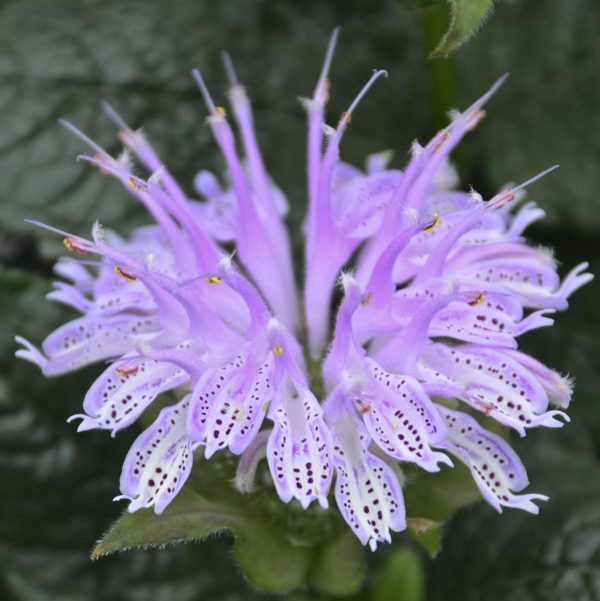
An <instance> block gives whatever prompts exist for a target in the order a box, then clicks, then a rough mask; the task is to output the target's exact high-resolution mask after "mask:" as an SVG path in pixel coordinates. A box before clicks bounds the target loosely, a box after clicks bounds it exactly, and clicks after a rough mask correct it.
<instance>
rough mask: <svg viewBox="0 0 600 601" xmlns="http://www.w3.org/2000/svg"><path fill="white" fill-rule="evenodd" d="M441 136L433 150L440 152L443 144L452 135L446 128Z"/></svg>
mask: <svg viewBox="0 0 600 601" xmlns="http://www.w3.org/2000/svg"><path fill="white" fill-rule="evenodd" d="M439 136H440V140H439V142H438V143H437V144H436V146H435V148H434V149H433V152H438V150H441V148H442V146H443V145H444V142H445V141H446V140H447V139H448V138H449V137H450V132H449V131H448V130H447V129H444V130H442V131H441V132H440V134H439Z"/></svg>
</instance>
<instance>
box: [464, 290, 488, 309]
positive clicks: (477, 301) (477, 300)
mask: <svg viewBox="0 0 600 601" xmlns="http://www.w3.org/2000/svg"><path fill="white" fill-rule="evenodd" d="M484 300H485V294H483V293H481V294H477V295H475V296H471V297H470V298H469V300H468V301H467V302H468V303H469V305H471V307H476V306H477V305H481V303H483V301H484Z"/></svg>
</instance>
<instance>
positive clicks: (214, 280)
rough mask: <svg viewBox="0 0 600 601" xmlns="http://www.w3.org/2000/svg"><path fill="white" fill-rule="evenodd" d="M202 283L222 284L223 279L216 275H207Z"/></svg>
mask: <svg viewBox="0 0 600 601" xmlns="http://www.w3.org/2000/svg"><path fill="white" fill-rule="evenodd" d="M204 281H205V282H206V283H207V284H222V283H223V278H222V277H220V276H218V275H207V276H206V277H205V278H204Z"/></svg>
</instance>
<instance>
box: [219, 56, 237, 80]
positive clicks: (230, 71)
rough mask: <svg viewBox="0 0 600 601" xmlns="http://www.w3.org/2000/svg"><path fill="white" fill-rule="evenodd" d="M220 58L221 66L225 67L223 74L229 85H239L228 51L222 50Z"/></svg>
mask: <svg viewBox="0 0 600 601" xmlns="http://www.w3.org/2000/svg"><path fill="white" fill-rule="evenodd" d="M221 60H222V61H223V66H224V67H225V74H226V75H227V81H228V82H229V85H230V86H231V87H232V88H234V87H236V86H239V85H240V82H239V81H238V78H237V73H236V72H235V68H234V66H233V61H232V60H231V56H230V55H229V52H222V53H221Z"/></svg>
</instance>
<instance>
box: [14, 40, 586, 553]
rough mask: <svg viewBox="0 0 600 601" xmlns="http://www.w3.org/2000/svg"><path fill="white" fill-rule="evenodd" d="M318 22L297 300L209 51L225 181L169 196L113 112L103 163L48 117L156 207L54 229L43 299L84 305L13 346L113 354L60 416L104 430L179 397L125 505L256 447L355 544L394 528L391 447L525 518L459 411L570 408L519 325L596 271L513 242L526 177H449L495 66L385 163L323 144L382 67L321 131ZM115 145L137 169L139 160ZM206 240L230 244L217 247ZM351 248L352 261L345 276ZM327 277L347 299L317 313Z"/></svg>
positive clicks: (157, 496)
mask: <svg viewBox="0 0 600 601" xmlns="http://www.w3.org/2000/svg"><path fill="white" fill-rule="evenodd" d="M336 37H337V32H335V33H334V35H333V37H332V40H331V42H330V45H329V48H328V52H327V56H326V60H325V64H324V67H323V70H322V73H321V76H320V78H319V80H318V83H317V85H316V88H315V91H314V94H313V96H312V98H310V99H308V100H304V101H303V103H304V106H305V108H306V111H307V114H308V200H309V202H308V215H307V219H306V224H305V229H304V234H305V238H306V247H305V248H306V253H305V271H304V273H305V277H304V286H303V291H304V296H303V302H299V301H298V298H297V295H296V280H295V276H294V272H293V268H292V256H291V251H290V242H289V238H288V234H287V232H286V229H285V227H284V223H283V221H284V217H285V214H286V200H285V197H284V195H283V193H282V192H281V191H280V190H279V188H278V187H276V185H275V184H274V183H273V181H272V180H271V178H270V177H269V175H268V173H267V171H266V169H265V166H264V164H263V160H262V158H261V155H260V152H259V149H258V146H257V143H256V138H255V135H254V130H253V116H252V111H251V108H250V103H249V101H248V98H247V96H246V93H245V91H244V88H243V87H242V86H241V85H240V84H239V83H238V81H237V79H236V76H235V73H234V71H233V68H232V66H231V62H230V61H229V59H228V58H226V67H227V72H228V74H229V79H230V83H231V89H230V95H229V98H230V102H231V109H232V115H233V120H234V121H235V124H236V125H237V129H238V131H239V134H240V138H241V146H242V147H243V153H244V158H243V160H242V159H241V158H240V155H239V154H238V151H237V149H236V141H235V138H234V133H233V131H232V129H231V127H230V125H229V122H228V119H227V116H226V113H225V110H224V109H223V108H221V107H218V106H215V105H214V104H213V101H212V99H211V97H210V95H209V93H208V91H207V89H206V87H205V85H204V82H203V80H202V78H201V76H200V74H199V73H198V72H194V78H195V79H196V81H197V83H198V86H199V88H200V91H201V92H202V95H203V96H204V99H205V101H206V104H207V106H208V109H209V111H210V115H209V117H208V118H207V123H208V125H209V127H210V128H211V129H212V132H213V134H214V137H215V140H216V143H217V145H218V147H219V148H220V151H221V152H222V154H223V157H224V160H225V163H226V166H227V183H226V184H225V185H223V184H221V183H220V182H219V181H218V179H217V178H216V177H215V176H214V175H213V174H212V173H209V172H207V171H201V172H200V173H199V174H198V175H197V176H196V178H195V180H194V185H195V188H196V191H197V192H198V194H199V195H200V196H201V197H203V199H204V200H203V201H202V202H198V201H194V200H191V199H189V198H188V197H187V195H186V194H185V193H184V192H183V190H182V188H180V187H179V185H178V184H177V182H176V181H175V180H174V179H173V177H172V176H171V174H170V173H169V171H168V170H167V168H166V167H165V166H164V165H163V163H162V161H161V160H160V159H159V157H158V156H157V155H156V153H155V151H154V150H153V148H152V147H151V146H150V144H149V143H148V141H147V140H146V138H145V137H144V136H143V134H141V133H140V132H137V131H133V130H132V129H130V128H129V127H128V126H127V125H126V124H125V123H124V121H123V120H122V119H121V118H120V117H119V116H118V115H117V114H116V112H115V111H114V110H113V109H112V108H111V107H110V106H108V105H105V107H104V108H105V110H106V112H107V114H108V116H109V117H110V118H111V119H112V121H114V122H115V124H116V125H117V126H118V128H119V130H120V131H119V135H120V138H121V140H122V142H123V143H124V145H125V147H126V150H125V152H124V153H123V154H122V155H121V156H120V157H119V158H113V157H112V156H110V155H109V154H108V153H107V152H106V151H105V150H103V149H102V148H100V147H99V146H97V145H96V144H95V143H94V142H93V141H91V140H89V139H88V138H87V137H86V136H85V135H84V134H82V133H81V132H79V131H78V130H77V129H76V128H75V127H74V126H72V125H71V124H69V123H65V125H66V127H67V128H69V129H70V130H71V131H72V132H73V133H75V134H76V135H77V136H78V137H79V138H81V139H82V140H83V141H84V142H85V143H86V144H87V145H88V146H90V148H91V149H92V151H93V152H92V154H90V155H85V156H82V157H81V158H82V159H83V160H86V161H88V162H90V163H91V164H92V165H94V166H96V167H97V168H98V169H99V170H100V171H101V172H102V173H103V174H109V175H112V176H113V177H115V178H116V179H117V180H119V181H120V182H121V183H122V184H123V185H124V186H125V188H126V189H127V190H128V191H129V192H130V193H131V194H132V196H133V197H134V198H135V199H137V200H138V201H139V202H141V203H142V204H143V205H144V206H145V207H146V208H147V210H148V211H149V212H150V214H151V215H152V217H153V219H154V221H155V224H154V225H152V226H149V227H144V228H140V229H137V230H135V231H134V232H133V233H132V235H131V237H130V238H129V239H122V238H120V237H118V236H117V235H116V234H114V233H112V232H108V231H104V230H103V229H102V227H101V226H99V225H96V226H94V229H93V232H92V239H91V240H87V239H84V238H81V237H79V236H75V235H71V234H69V233H66V232H60V231H59V230H55V231H58V232H59V233H61V234H62V235H64V243H65V246H66V247H67V248H68V249H69V250H70V251H72V252H73V253H74V254H75V255H76V257H75V258H66V259H62V260H60V261H59V262H58V264H57V266H56V272H57V273H58V274H59V275H60V276H61V277H63V278H64V279H66V280H67V281H68V283H64V282H60V283H57V284H56V289H55V290H54V291H53V292H51V293H50V294H49V298H51V299H53V300H55V301H59V302H62V303H65V304H67V305H70V306H71V307H74V308H75V309H77V310H78V311H79V312H80V313H81V317H79V318H77V319H75V320H73V321H71V322H69V323H67V324H65V325H63V326H62V327H60V328H58V330H56V331H55V332H53V333H52V334H50V336H48V337H47V338H46V339H45V340H44V342H43V343H42V350H41V351H39V350H37V349H36V348H35V347H34V346H33V345H31V344H30V343H29V342H28V341H26V340H24V339H22V338H18V341H19V342H20V343H21V344H22V346H23V347H24V348H22V349H21V350H19V351H18V352H17V355H18V356H20V357H23V358H25V359H28V360H30V361H32V362H34V363H36V364H38V365H39V367H40V368H41V369H42V371H43V373H44V374H45V375H47V376H56V375H59V374H64V373H66V372H70V371H73V370H76V369H78V368H80V367H83V366H85V365H88V364H90V363H94V362H98V361H108V367H107V368H106V369H105V371H104V372H103V373H102V374H101V375H100V376H99V378H98V379H97V380H96V381H95V382H94V384H93V385H92V387H91V388H90V390H89V392H88V393H87V395H86V397H85V399H84V402H83V410H84V412H83V413H82V414H80V415H75V416H73V417H72V418H71V419H80V420H81V421H80V423H79V430H89V429H92V428H99V429H104V430H109V431H110V432H111V433H112V434H113V435H114V434H115V433H116V432H118V431H119V430H121V429H123V428H125V427H127V426H129V425H131V424H132V423H133V422H134V421H135V420H137V419H138V418H139V417H140V415H141V414H142V413H143V412H144V410H145V409H146V408H147V407H148V406H149V405H150V404H151V403H152V402H153V401H154V400H155V399H156V398H157V396H158V395H160V394H161V393H164V392H166V391H175V394H177V395H179V396H180V398H181V400H180V401H179V402H177V403H176V404H174V405H172V406H170V407H166V408H164V409H162V411H161V412H160V414H159V416H158V418H157V419H156V421H155V422H154V423H153V424H152V425H151V426H150V427H149V428H148V429H146V430H145V431H144V432H143V433H142V434H140V436H139V437H138V438H137V440H136V441H135V443H134V444H133V446H132V448H131V450H130V452H129V454H128V455H127V457H126V459H125V464H124V466H123V473H122V476H121V483H120V488H121V496H120V497H118V498H121V499H126V500H128V501H129V510H130V511H135V510H136V509H138V508H141V507H153V508H154V510H155V511H156V512H157V513H160V512H161V511H163V509H164V508H165V507H166V506H167V505H168V504H169V503H170V502H171V501H172V500H173V498H174V497H175V496H176V495H177V493H178V491H179V490H180V489H181V487H182V486H183V485H184V483H185V481H186V478H187V477H188V475H189V474H190V470H191V468H192V462H193V461H194V459H196V460H199V459H198V458H199V455H200V454H201V453H202V452H203V454H204V457H205V458H206V459H209V458H210V457H212V456H213V455H214V454H215V453H218V452H222V451H224V450H229V451H230V452H231V453H233V454H235V455H240V456H241V459H240V463H239V470H238V475H237V480H236V481H237V483H238V486H239V487H240V488H241V489H244V490H245V489H248V488H249V486H250V480H251V477H252V474H253V473H254V470H255V469H256V464H257V462H258V461H259V460H261V459H262V458H263V457H265V456H266V457H267V461H268V466H269V469H270V472H271V475H272V480H273V483H274V486H275V488H276V490H277V493H278V495H279V497H280V498H281V500H282V501H283V502H285V503H287V502H290V501H291V500H292V499H296V500H297V501H299V502H300V504H301V505H302V507H305V508H306V507H307V506H309V505H310V504H311V503H313V502H314V501H316V502H317V503H318V504H320V505H321V506H322V507H327V506H328V499H329V494H330V491H331V488H332V486H334V494H335V500H336V502H337V505H338V507H339V510H340V512H341V513H342V515H343V517H344V519H345V520H346V521H347V523H348V525H349V526H350V527H351V528H352V530H353V531H354V533H355V534H356V536H357V537H358V538H359V539H360V541H361V542H362V543H363V544H366V543H369V544H370V545H371V547H372V548H373V549H374V548H375V547H376V545H377V543H378V542H380V541H389V540H390V531H400V530H402V529H403V528H404V527H405V524H406V519H405V510H404V502H403V498H402V488H401V484H402V475H401V474H402V472H401V466H402V464H403V463H413V464H416V465H417V466H419V467H420V468H422V469H423V470H426V471H429V472H435V471H438V470H439V469H440V466H441V465H442V464H445V465H447V466H452V465H453V461H455V460H458V461H461V462H463V463H465V464H466V465H467V466H468V467H469V469H470V470H471V472H472V474H473V478H474V479H475V482H476V483H477V486H478V487H479V489H480V490H481V493H482V495H483V496H484V498H485V499H486V500H487V501H488V502H489V503H491V504H492V505H493V506H494V507H495V508H496V509H498V511H501V510H502V508H503V507H505V506H508V507H518V508H521V509H524V510H526V511H529V512H532V513H537V511H538V507H537V506H536V504H535V501H536V500H544V499H546V497H544V496H542V495H537V494H519V493H521V491H522V490H523V489H524V488H525V487H526V486H527V484H528V481H527V475H526V473H525V470H524V468H523V465H522V464H521V461H520V460H519V458H518V457H517V456H516V454H515V453H514V451H513V450H512V449H511V447H510V446H509V444H508V443H507V441H506V440H504V439H503V438H501V437H499V436H498V435H497V434H494V433H492V432H489V431H488V430H486V429H485V428H484V427H483V426H482V425H481V424H482V422H483V421H484V420H481V419H478V418H481V417H482V416H488V417H489V418H492V419H494V420H496V421H498V422H500V424H503V425H504V426H508V427H509V428H512V429H514V430H516V431H517V432H518V433H519V434H521V435H525V434H526V432H527V430H528V429H529V428H533V427H536V426H546V427H551V428H553V427H558V426H561V425H562V424H563V422H564V421H566V420H567V416H566V415H565V414H564V413H563V412H562V411H561V409H565V408H566V407H567V406H568V404H569V400H570V397H571V384H570V382H569V380H568V378H564V377H562V376H560V375H559V374H557V373H556V372H554V371H552V370H550V369H548V368H547V367H545V366H544V365H542V364H540V363H539V362H537V361H536V360H535V359H533V358H531V357H529V356H527V355H525V354H523V353H521V352H520V351H518V350H517V347H518V344H517V339H518V337H519V336H520V335H521V334H523V333H525V332H527V331H529V330H532V329H535V328H540V327H544V326H549V325H551V324H552V318H551V315H552V314H553V313H554V312H555V311H556V310H563V309H566V307H567V299H568V297H569V296H570V294H571V293H572V292H573V291H575V290H576V289H577V288H579V287H580V286H582V285H583V284H585V283H586V282H588V281H590V280H591V278H592V276H591V275H590V274H586V273H584V271H585V269H586V267H587V264H581V265H579V266H577V267H576V268H575V269H574V270H573V271H571V272H570V273H569V274H568V275H567V276H566V278H565V279H564V280H563V281H562V283H561V282H560V280H559V277H558V275H557V271H556V263H555V261H554V259H553V258H552V256H551V254H550V253H549V252H548V251H547V250H544V249H541V248H536V247H533V246H528V245H527V244H526V242H525V240H524V238H523V231H524V230H525V228H526V227H527V226H528V225H529V224H530V223H532V222H533V221H535V220H537V219H540V218H541V217H543V215H544V213H543V211H542V210H541V209H539V208H537V207H536V206H535V205H534V204H533V203H531V202H530V203H527V204H523V205H522V206H521V207H520V208H518V209H514V208H513V207H514V206H515V205H516V204H517V202H516V201H518V200H519V199H520V197H522V196H523V191H522V190H523V188H524V187H525V185H527V184H529V183H531V182H532V181H533V180H535V179H536V178H532V180H530V181H529V182H526V183H525V184H521V185H520V186H516V187H509V188H506V189H504V190H501V191H500V192H499V193H498V194H497V195H496V196H494V197H493V198H491V199H490V200H487V201H484V200H483V199H482V198H481V197H480V196H479V195H478V194H477V193H475V192H473V191H471V192H462V191H460V190H458V189H455V185H456V183H457V176H456V174H455V172H454V170H453V168H452V166H451V165H450V163H449V161H448V156H449V154H450V153H451V151H452V150H453V149H454V148H455V147H456V145H457V144H458V143H459V141H460V140H461V139H462V137H463V136H464V135H465V134H466V133H467V132H469V131H470V130H472V129H473V128H474V127H475V126H476V125H477V123H478V122H479V121H480V120H481V119H482V117H483V116H484V112H483V108H482V107H483V105H484V103H485V102H486V101H487V100H488V99H489V98H490V96H491V95H492V94H493V93H494V92H495V91H496V89H497V88H498V87H499V86H500V84H501V83H502V81H503V79H501V80H500V81H498V82H497V83H496V84H495V85H494V86H493V87H492V88H491V90H490V91H489V92H487V93H486V94H485V95H484V96H483V97H482V98H480V99H479V100H478V101H477V102H475V103H474V104H473V105H472V106H471V107H469V108H468V109H467V110H465V111H463V112H461V113H458V112H456V113H453V114H452V120H451V123H450V124H449V125H448V127H447V128H446V129H444V130H442V131H441V132H439V133H438V134H437V135H435V136H434V137H433V139H432V140H431V141H430V142H429V143H427V144H426V145H425V146H420V145H418V144H417V143H415V144H414V146H413V148H412V158H411V159H410V161H409V163H408V165H407V166H406V168H405V169H404V170H403V171H400V170H397V169H389V168H388V167H387V162H388V159H389V156H388V153H382V154H378V155H374V156H370V157H368V159H367V162H366V168H365V170H361V169H359V168H357V167H354V166H352V165H349V164H347V163H344V162H342V161H341V160H340V156H339V155H340V144H341V142H342V139H343V137H344V135H345V133H346V130H347V128H348V125H349V123H350V118H351V116H352V114H353V112H354V111H355V109H356V107H357V105H358V103H359V102H360V101H361V100H362V98H363V96H364V95H365V93H366V92H367V91H368V89H369V88H370V87H371V86H372V85H373V83H374V82H375V81H376V80H378V79H380V78H381V77H382V76H385V75H386V74H385V72H383V71H376V72H375V73H374V74H373V76H372V77H371V79H370V80H369V81H368V83H367V84H366V85H365V86H364V88H363V89H362V90H361V91H360V93H359V94H358V96H357V97H356V99H355V100H354V102H352V103H351V105H350V107H349V109H348V110H347V111H346V112H345V113H344V114H343V115H342V117H341V118H340V120H339V121H338V123H337V126H336V127H331V126H329V125H326V124H325V121H324V114H325V104H326V100H327V96H328V80H327V76H328V70H329V67H330V63H331V59H332V55H333V50H334V47H335V42H336ZM132 156H134V157H136V158H137V160H138V161H139V163H140V164H141V166H142V167H143V168H145V169H146V170H147V172H148V173H149V174H150V175H149V176H147V177H143V176H141V175H139V174H137V173H134V171H133V168H132V165H131V157H132ZM547 171H550V170H547ZM547 171H546V172H547ZM546 172H543V173H542V174H540V175H545V173H546ZM538 177H539V176H538ZM40 225H41V224H40ZM44 227H48V226H44ZM50 229H53V228H50ZM223 244H227V245H230V246H231V245H233V246H234V247H235V253H234V255H233V256H231V255H227V254H225V252H224V250H223V246H222V245H223ZM83 254H87V255H88V256H87V257H86V258H85V259H82V258H81V257H77V255H83ZM351 259H352V260H354V263H353V272H352V274H351V273H350V272H349V271H346V272H342V270H344V269H348V268H349V266H350V261H351ZM340 274H341V278H340ZM337 281H341V285H342V288H343V299H342V300H341V303H340V305H339V307H338V308H337V318H336V319H335V320H333V319H331V318H330V310H331V307H332V305H334V303H335V300H334V299H335V297H334V291H335V287H336V282H337ZM301 307H302V311H301V309H300V308H301ZM330 328H333V334H332V342H331V343H329V342H328V337H329V336H330V333H331V330H330ZM309 368H310V369H309ZM309 372H310V373H311V374H312V378H309V376H308V374H309ZM315 372H318V375H317V376H316V377H315V375H314V373H315ZM323 389H324V390H325V394H324V395H323V394H322V391H323ZM322 396H324V397H325V398H319V397H322ZM551 407H554V408H551ZM198 448H200V449H201V451H200V450H199V451H197V452H196V453H194V450H195V449H198ZM333 480H335V484H334V485H333V484H332V481H333Z"/></svg>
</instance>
